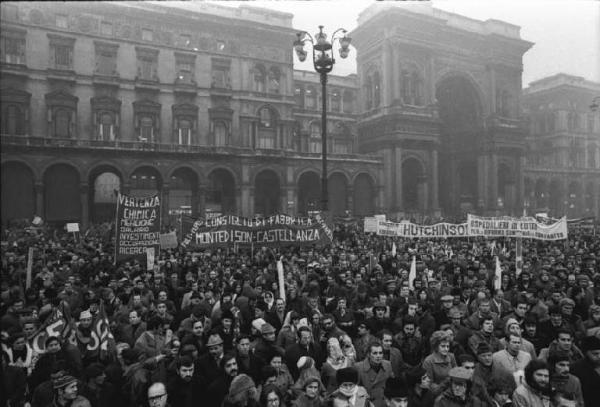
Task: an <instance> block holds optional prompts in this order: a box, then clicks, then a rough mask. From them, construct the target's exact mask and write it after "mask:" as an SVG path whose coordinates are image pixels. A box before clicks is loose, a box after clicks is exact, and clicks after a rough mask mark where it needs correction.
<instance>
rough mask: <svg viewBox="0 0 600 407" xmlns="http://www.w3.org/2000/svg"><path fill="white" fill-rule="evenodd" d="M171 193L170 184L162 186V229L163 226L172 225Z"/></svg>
mask: <svg viewBox="0 0 600 407" xmlns="http://www.w3.org/2000/svg"><path fill="white" fill-rule="evenodd" d="M169 191H170V186H169V184H167V183H166V182H165V183H164V184H163V185H162V189H161V191H160V197H161V199H162V202H161V203H160V204H161V205H162V220H161V227H162V225H170V224H171V218H170V217H169Z"/></svg>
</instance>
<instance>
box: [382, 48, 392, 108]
mask: <svg viewBox="0 0 600 407" xmlns="http://www.w3.org/2000/svg"><path fill="white" fill-rule="evenodd" d="M383 44H384V45H383V47H382V50H383V75H382V78H381V86H382V87H383V92H382V95H381V96H382V99H383V100H382V102H383V103H382V106H389V105H390V104H391V103H390V102H391V99H392V97H391V92H392V91H393V86H392V84H393V81H392V69H391V61H390V60H391V57H390V53H391V47H390V41H389V40H388V39H386V40H384V43H383Z"/></svg>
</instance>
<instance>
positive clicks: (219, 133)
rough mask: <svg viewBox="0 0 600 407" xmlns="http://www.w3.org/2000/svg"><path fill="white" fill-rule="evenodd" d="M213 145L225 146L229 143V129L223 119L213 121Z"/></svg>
mask: <svg viewBox="0 0 600 407" xmlns="http://www.w3.org/2000/svg"><path fill="white" fill-rule="evenodd" d="M214 134H215V146H226V145H228V144H229V130H228V129H227V124H226V123H225V122H224V121H221V120H219V121H216V122H215V123H214Z"/></svg>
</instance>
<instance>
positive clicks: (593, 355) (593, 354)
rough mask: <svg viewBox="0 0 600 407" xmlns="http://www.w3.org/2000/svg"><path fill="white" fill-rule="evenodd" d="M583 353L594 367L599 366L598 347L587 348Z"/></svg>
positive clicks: (599, 355) (599, 353)
mask: <svg viewBox="0 0 600 407" xmlns="http://www.w3.org/2000/svg"><path fill="white" fill-rule="evenodd" d="M585 355H586V356H587V358H588V359H589V361H590V362H592V365H594V366H595V367H596V368H598V367H600V349H594V350H588V351H587V352H585Z"/></svg>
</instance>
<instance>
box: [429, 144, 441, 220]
mask: <svg viewBox="0 0 600 407" xmlns="http://www.w3.org/2000/svg"><path fill="white" fill-rule="evenodd" d="M438 177H439V174H438V152H437V150H431V210H432V211H433V212H437V211H439V209H440V202H439V195H438V194H439V188H440V186H439V180H438Z"/></svg>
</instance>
